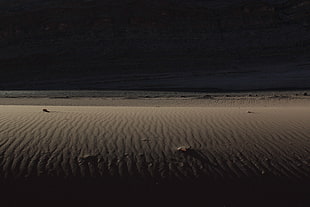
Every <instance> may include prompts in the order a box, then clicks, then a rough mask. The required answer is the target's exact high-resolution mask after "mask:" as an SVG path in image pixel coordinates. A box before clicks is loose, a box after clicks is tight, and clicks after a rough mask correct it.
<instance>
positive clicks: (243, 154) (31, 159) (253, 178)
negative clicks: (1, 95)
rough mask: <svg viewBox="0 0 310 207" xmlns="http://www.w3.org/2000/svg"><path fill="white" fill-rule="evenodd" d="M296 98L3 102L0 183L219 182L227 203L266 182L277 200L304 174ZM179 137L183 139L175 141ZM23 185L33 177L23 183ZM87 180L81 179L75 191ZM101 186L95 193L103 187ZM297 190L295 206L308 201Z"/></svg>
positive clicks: (213, 185) (307, 173)
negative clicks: (207, 102) (156, 103)
mask: <svg viewBox="0 0 310 207" xmlns="http://www.w3.org/2000/svg"><path fill="white" fill-rule="evenodd" d="M69 101H70V100H69ZM300 103H304V104H299V105H298V106H294V105H292V106H285V107H283V106H278V107H276V106H272V107H263V106H257V105H256V106H252V107H251V106H248V107H211V106H209V107H201V106H199V107H189V106H186V107H151V106H148V107H132V106H131V107H126V106H121V107H117V106H114V107H112V106H46V107H42V106H30V105H27V106H25V105H24V106H21V105H6V106H4V105H2V106H0V176H1V180H2V181H1V182H3V183H4V184H5V185H4V186H6V189H5V190H4V187H2V188H1V190H2V191H6V193H8V192H9V193H8V194H10V193H12V192H19V193H20V194H21V195H23V196H25V197H27V196H29V195H30V194H32V192H36V193H38V192H40V191H41V189H42V186H45V187H46V189H53V188H55V189H59V190H60V191H61V190H63V189H66V190H68V191H70V192H71V193H72V192H75V191H74V187H72V186H74V185H77V186H79V185H80V183H79V182H81V181H83V182H84V181H85V182H84V183H83V185H82V184H81V185H82V186H84V187H90V186H91V188H92V187H94V186H95V187H94V189H100V190H96V193H99V192H102V191H109V192H110V193H111V192H114V191H113V190H112V189H113V187H114V188H115V191H117V192H118V193H120V192H122V191H123V190H124V188H125V189H129V190H133V192H135V190H137V189H138V190H139V192H140V190H141V192H142V191H144V190H146V191H148V192H151V193H154V192H153V191H157V192H161V191H162V190H164V189H166V190H167V189H170V190H178V189H180V188H179V187H181V188H182V187H184V190H182V192H181V191H180V190H179V191H176V192H178V193H179V194H178V196H181V195H183V194H185V195H188V196H189V195H190V192H191V191H193V190H194V191H195V189H196V191H197V192H198V190H197V188H198V187H203V189H204V190H202V191H201V190H199V192H200V193H201V194H202V195H200V196H202V197H200V198H201V199H202V198H203V199H204V198H206V199H207V201H210V200H212V199H214V196H219V195H218V193H219V192H221V193H220V195H223V198H222V199H219V200H217V201H216V202H217V204H221V205H219V206H223V205H227V206H230V205H229V204H231V205H232V206H233V203H234V201H233V200H234V199H232V198H230V197H229V196H228V195H234V194H239V193H246V192H247V191H248V189H252V190H253V191H261V190H263V191H269V190H270V191H271V192H272V197H273V198H275V200H276V203H279V201H278V200H281V199H279V198H277V195H276V194H274V192H278V190H279V189H282V190H283V191H284V193H282V194H281V193H280V194H281V196H280V197H282V198H283V196H284V200H285V195H286V194H285V193H287V194H290V195H292V194H291V191H293V193H294V194H295V195H294V196H295V197H296V196H297V197H298V196H301V199H305V197H302V195H303V194H305V193H307V190H304V189H303V184H304V185H305V184H306V183H307V182H308V181H309V178H310V157H309V155H310V107H309V103H308V102H307V101H304V102H302V101H301V102H300ZM42 108H48V109H49V110H50V113H44V112H43V111H42ZM249 112H251V113H249ZM184 145H186V146H187V145H188V146H191V149H190V150H188V151H186V152H180V151H178V150H177V147H179V146H184ZM12 183H13V184H12ZM47 183H48V184H47ZM55 183H57V184H55ZM60 183H61V184H60ZM72 183H73V184H72ZM77 183H79V184H77ZM85 183H86V184H85ZM228 183H229V184H228ZM299 183H301V185H299ZM58 184H60V185H58ZM93 184H94V185H93ZM12 186H14V187H12ZM16 186H19V187H16ZM29 186H37V187H33V188H32V190H29ZM47 186H49V187H47ZM51 186H52V187H51ZM59 186H62V187H59ZM103 186H104V187H103ZM120 186H121V187H122V189H120ZM161 186H165V187H162V189H161ZM171 186H172V187H171ZM235 186H238V188H235ZM249 186H252V187H249ZM290 186H291V187H290ZM298 186H299V187H300V188H299V187H298ZM58 187H59V188H58ZM36 188H37V189H36ZM40 188H41V189H40ZM91 188H90V189H88V190H85V189H79V190H77V192H78V193H77V194H76V195H79V193H81V194H83V193H85V192H84V191H86V192H87V191H91ZM107 188H109V189H110V190H107ZM273 188H275V189H273ZM8 189H9V190H8ZM26 189H27V190H26ZM43 189H44V188H43ZM272 190H274V192H273V191H272ZM55 191H57V190H55ZM167 191H169V190H167ZM299 191H300V192H299ZM29 192H30V193H29ZM82 192H83V193H82ZM185 192H187V193H185ZM204 192H212V193H213V194H212V193H211V194H210V193H206V194H205V193H204ZM50 193H51V192H50ZM54 193H55V192H54ZM92 193H93V192H92ZM96 193H95V194H96ZM123 193H124V192H123ZM72 194H74V193H72ZM99 194H100V193H99ZM124 194H125V193H124ZM197 195H198V194H195V196H197ZM244 195H246V194H244ZM8 196H11V194H10V195H8ZM92 196H94V195H88V197H92ZM100 196H101V197H100ZM100 196H99V197H96V198H102V196H103V197H104V195H101V194H100ZM192 196H193V195H192ZM208 196H209V198H208ZM181 197H182V196H181ZM245 197H246V196H245ZM66 198H68V197H66ZM73 198H74V196H73ZM80 198H81V197H78V196H77V197H76V199H80ZM49 199H51V198H49ZM225 199H226V200H225ZM196 200H197V199H196ZM298 200H299V202H300V206H303V204H305V202H306V201H305V200H300V199H299V198H298ZM292 202H293V201H292ZM294 202H295V201H294ZM280 203H281V202H280ZM284 203H285V204H287V202H284ZM271 204H274V203H272V202H271ZM253 205H255V203H254V204H253ZM253 205H252V206H253Z"/></svg>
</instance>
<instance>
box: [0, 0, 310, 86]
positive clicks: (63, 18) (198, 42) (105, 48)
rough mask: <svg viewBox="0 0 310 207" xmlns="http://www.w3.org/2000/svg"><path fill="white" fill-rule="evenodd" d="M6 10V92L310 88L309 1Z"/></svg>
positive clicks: (21, 4)
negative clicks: (18, 90) (20, 90)
mask: <svg viewBox="0 0 310 207" xmlns="http://www.w3.org/2000/svg"><path fill="white" fill-rule="evenodd" d="M215 2H217V3H216V4H215ZM232 2H234V3H232ZM0 11H1V13H0V70H1V77H0V81H1V82H0V88H2V89H128V88H136V89H156V88H163V89H168V88H178V89H180V88H194V89H195V88H196V89H197V88H200V89H205V88H219V89H228V88H229V89H238V90H239V89H244V90H246V89H255V88H258V89H260V88H261V89H264V88H270V87H271V88H292V87H297V88H304V87H310V85H309V83H308V81H306V80H307V76H308V79H309V77H310V75H309V73H310V72H309V70H310V69H309V54H310V48H309V46H310V44H309V43H310V32H309V11H310V4H309V1H305V0H290V1H278V2H276V1H193V2H190V3H188V1H177V0H174V1H172V0H170V1H164V0H157V1H149V0H144V1H143V0H127V1H96V0H89V1H70V0H64V1H35V0H28V1H18V0H14V1H6V0H5V1H0ZM308 72H309V73H308ZM292 73H293V76H292ZM219 74H220V75H219ZM231 74H234V75H233V76H232V75H231ZM236 74H242V75H236ZM266 74H285V76H281V77H277V79H270V80H268V81H269V82H272V83H273V84H272V85H268V84H266V83H264V82H262V80H264V78H262V79H259V78H257V77H262V75H263V76H264V75H266ZM197 77H198V79H197ZM203 77H204V78H203ZM290 77H292V79H290ZM210 78H211V79H210ZM253 81H254V82H256V83H257V84H256V85H251V84H248V82H253ZM227 82H229V83H230V86H227ZM269 82H268V83H269ZM215 83H216V84H215Z"/></svg>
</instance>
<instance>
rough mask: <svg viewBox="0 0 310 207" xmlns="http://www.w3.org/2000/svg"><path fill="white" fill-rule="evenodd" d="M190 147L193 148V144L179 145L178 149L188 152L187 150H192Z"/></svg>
mask: <svg viewBox="0 0 310 207" xmlns="http://www.w3.org/2000/svg"><path fill="white" fill-rule="evenodd" d="M190 148H191V146H188V145H186V146H180V147H178V148H177V150H178V151H181V152H186V151H188V150H190Z"/></svg>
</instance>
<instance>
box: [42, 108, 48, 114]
mask: <svg viewBox="0 0 310 207" xmlns="http://www.w3.org/2000/svg"><path fill="white" fill-rule="evenodd" d="M42 111H43V112H47V113H49V112H50V111H49V110H47V109H42Z"/></svg>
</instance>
